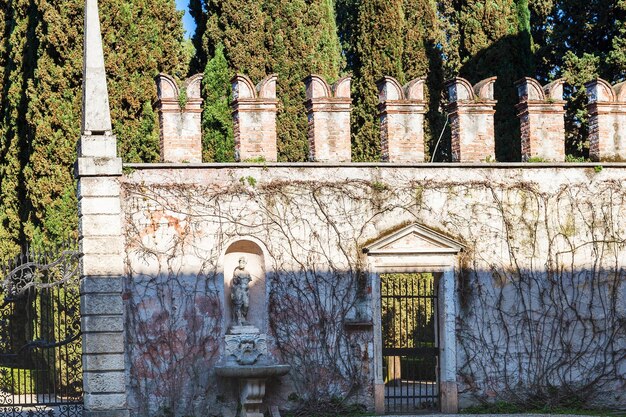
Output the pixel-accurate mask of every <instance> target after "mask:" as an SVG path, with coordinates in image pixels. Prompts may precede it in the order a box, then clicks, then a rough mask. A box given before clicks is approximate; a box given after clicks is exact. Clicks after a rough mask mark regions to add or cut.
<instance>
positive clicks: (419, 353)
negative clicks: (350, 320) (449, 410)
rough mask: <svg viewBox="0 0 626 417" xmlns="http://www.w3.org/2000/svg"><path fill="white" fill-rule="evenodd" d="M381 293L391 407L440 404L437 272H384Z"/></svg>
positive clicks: (396, 410) (424, 407) (387, 397)
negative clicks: (435, 275) (434, 273)
mask: <svg viewBox="0 0 626 417" xmlns="http://www.w3.org/2000/svg"><path fill="white" fill-rule="evenodd" d="M380 293H381V296H382V302H381V307H382V311H381V313H382V333H383V334H382V340H383V375H384V379H385V408H386V411H387V412H388V413H390V412H391V413H414V412H417V411H422V410H437V409H438V407H439V385H438V357H439V347H438V346H439V343H438V335H437V328H438V327H437V311H438V303H437V291H436V288H435V277H434V276H433V274H430V273H427V274H426V273H401V274H381V292H380Z"/></svg>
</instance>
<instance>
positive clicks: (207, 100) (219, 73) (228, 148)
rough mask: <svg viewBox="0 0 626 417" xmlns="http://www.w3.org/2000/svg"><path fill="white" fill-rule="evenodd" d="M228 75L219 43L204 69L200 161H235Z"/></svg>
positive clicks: (221, 46) (222, 48)
mask: <svg viewBox="0 0 626 417" xmlns="http://www.w3.org/2000/svg"><path fill="white" fill-rule="evenodd" d="M230 78H231V77H230V74H229V70H228V62H227V61H226V57H225V56H224V46H223V45H222V44H218V45H217V48H215V56H214V57H213V58H211V59H210V60H209V62H208V63H207V65H206V68H205V70H204V77H203V79H202V91H203V96H204V109H203V111H202V160H203V161H211V162H212V161H215V162H232V161H234V160H235V152H234V151H235V142H234V139H233V119H232V115H231V110H230V97H231V94H230V90H231V86H230Z"/></svg>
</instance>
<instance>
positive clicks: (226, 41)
mask: <svg viewBox="0 0 626 417" xmlns="http://www.w3.org/2000/svg"><path fill="white" fill-rule="evenodd" d="M203 6H204V7H203V13H202V14H201V15H199V14H198V11H197V8H196V9H195V10H196V11H195V13H196V20H197V21H198V22H199V23H200V24H199V26H198V27H199V28H200V27H201V26H203V25H206V30H205V32H204V33H196V35H195V38H194V42H195V44H196V46H201V48H202V49H201V52H200V53H199V56H207V57H208V56H214V54H215V50H216V47H217V45H219V44H220V43H221V44H223V45H224V55H225V57H226V60H227V61H228V65H229V68H230V70H231V72H233V73H234V72H242V73H244V74H246V75H248V76H250V77H251V78H252V79H253V80H255V81H257V82H258V81H260V80H261V79H263V78H264V77H265V76H266V75H268V74H271V73H277V74H278V85H277V94H278V98H279V100H280V105H279V109H278V115H277V128H278V154H279V155H278V157H279V160H283V161H302V160H305V159H306V157H307V155H308V150H307V149H308V142H307V135H306V132H307V119H306V116H305V114H304V106H303V101H304V99H305V96H304V86H303V83H302V80H303V79H304V77H306V76H307V75H308V74H310V73H317V74H320V75H321V76H323V77H326V78H327V79H330V80H333V79H336V78H337V77H338V76H339V71H340V62H341V54H340V48H339V41H338V38H337V33H336V26H335V16H334V10H333V2H332V1H331V0H315V1H305V0H293V1H290V0H264V1H253V0H245V1H232V0H228V1H222V0H219V1H218V0H204V3H203ZM205 22H206V23H205ZM197 64H198V65H199V68H203V67H204V64H203V63H202V62H198V63H197Z"/></svg>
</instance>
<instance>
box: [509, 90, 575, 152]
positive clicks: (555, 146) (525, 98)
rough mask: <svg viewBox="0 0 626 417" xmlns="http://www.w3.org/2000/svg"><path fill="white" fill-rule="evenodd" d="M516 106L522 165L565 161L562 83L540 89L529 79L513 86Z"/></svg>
mask: <svg viewBox="0 0 626 417" xmlns="http://www.w3.org/2000/svg"><path fill="white" fill-rule="evenodd" d="M515 85H516V87H517V93H518V96H519V99H520V103H519V104H518V105H517V106H516V109H517V115H518V117H519V118H520V124H521V133H522V161H528V160H529V159H531V158H536V159H538V160H543V161H557V162H558V161H564V160H565V101H564V100H563V80H560V79H559V80H556V81H554V82H551V83H550V84H547V85H546V86H544V87H541V85H540V84H539V83H538V82H537V81H536V80H534V79H532V78H524V79H522V80H519V81H518V82H517V83H516V84H515Z"/></svg>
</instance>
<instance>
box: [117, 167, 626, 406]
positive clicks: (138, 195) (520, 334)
mask: <svg viewBox="0 0 626 417" xmlns="http://www.w3.org/2000/svg"><path fill="white" fill-rule="evenodd" d="M242 172H248V171H242ZM262 172H263V171H262V169H261V168H259V169H258V170H251V171H249V174H250V175H249V176H248V177H249V178H254V179H255V181H247V180H246V179H245V178H246V177H241V180H240V179H239V178H236V175H237V174H236V173H235V171H230V173H229V174H227V175H230V177H229V178H230V180H226V181H224V178H223V179H222V181H221V182H220V184H219V185H218V184H217V183H216V184H215V185H190V184H187V183H186V182H185V181H184V180H182V178H181V179H180V180H181V181H177V182H176V183H170V184H153V183H150V182H149V181H148V182H146V181H145V179H147V177H146V178H145V179H142V178H143V177H142V176H141V173H137V174H134V175H137V177H136V178H135V177H131V179H129V180H127V181H126V182H125V184H124V190H125V195H126V200H125V207H126V208H125V213H126V224H127V225H129V226H130V227H127V230H128V232H127V236H126V239H127V240H126V241H127V251H128V254H129V259H128V265H129V268H131V271H135V270H136V272H133V273H132V275H131V278H129V285H130V286H132V287H133V288H134V289H133V290H132V295H131V297H130V301H129V302H128V303H127V309H128V310H127V311H128V317H130V318H131V323H130V329H134V327H136V326H138V325H139V323H141V322H142V321H143V320H145V319H144V318H143V317H157V316H159V315H160V314H162V312H163V311H165V312H167V314H168V317H169V319H170V320H174V321H175V322H180V323H181V325H183V324H184V320H188V317H187V316H185V314H187V313H184V312H185V311H189V310H187V309H186V308H182V309H178V310H176V311H173V309H172V307H171V305H173V304H174V303H173V301H171V300H167V299H164V301H165V302H164V303H163V304H159V303H157V304H154V305H151V306H144V307H142V308H138V304H137V303H138V302H140V301H141V300H143V299H144V297H143V296H141V295H140V294H142V293H143V291H145V290H144V288H151V289H150V291H152V292H154V293H159V292H163V293H165V292H169V290H168V288H169V287H171V286H172V285H174V286H179V285H181V284H182V281H181V280H180V277H181V276H185V280H188V281H185V282H186V283H185V284H183V286H184V287H188V288H194V289H195V290H194V291H198V293H197V294H196V295H197V296H208V295H209V294H210V295H211V297H213V298H212V299H214V300H219V299H220V297H221V296H220V295H217V294H219V292H220V291H221V290H220V288H222V286H223V281H222V280H223V278H222V277H221V275H220V274H219V263H220V259H219V257H220V253H222V251H223V250H225V247H224V245H225V242H226V241H231V240H233V239H237V238H241V237H245V236H254V237H255V238H257V239H259V240H261V241H263V242H264V243H265V245H266V249H267V253H268V256H269V259H265V265H266V268H267V272H268V273H269V275H268V278H269V279H268V284H267V285H268V291H269V293H268V294H269V299H268V303H269V306H268V312H269V320H270V322H269V323H270V339H271V342H270V345H271V350H272V351H273V352H274V353H275V355H276V357H277V359H278V360H280V361H282V362H284V363H288V364H291V365H292V367H293V369H292V372H291V374H290V378H291V381H292V383H293V385H291V383H290V384H288V386H289V387H291V388H290V389H292V390H293V392H292V394H293V395H291V396H290V398H291V399H292V401H291V402H289V403H288V406H289V407H291V408H294V409H296V410H297V409H300V410H309V411H308V412H311V410H314V409H323V407H324V403H323V402H324V399H329V398H343V399H345V400H344V401H345V403H357V404H358V403H363V404H364V405H369V406H371V404H369V403H368V401H371V398H372V390H373V379H372V378H373V376H372V372H373V358H374V352H372V351H371V347H369V343H370V341H371V339H372V337H373V336H372V334H371V331H370V330H367V329H366V330H357V331H355V330H353V329H350V328H346V327H345V326H344V322H346V321H349V320H350V319H351V318H352V317H354V314H355V309H356V306H357V305H358V304H360V303H362V302H363V301H364V300H365V302H366V303H370V302H371V299H370V298H369V297H370V296H369V293H370V290H371V289H368V287H369V281H368V280H367V278H364V277H367V275H366V274H364V272H366V267H365V265H366V259H365V256H366V255H364V254H363V253H362V252H361V248H362V247H363V245H364V244H366V242H367V241H370V240H371V239H373V238H376V237H377V236H379V234H380V233H381V231H382V230H385V229H387V228H389V229H390V228H393V227H397V226H398V224H406V223H411V222H418V223H423V224H426V225H428V226H430V227H432V228H434V229H435V230H445V231H447V232H449V233H451V234H453V235H454V236H455V238H457V239H460V240H462V241H464V242H465V245H466V248H467V250H466V251H465V252H464V253H463V254H462V257H461V260H460V261H461V270H460V274H459V297H460V302H461V311H460V313H459V319H458V321H457V334H458V336H459V337H458V341H459V347H458V349H460V352H461V354H460V357H459V358H460V363H459V369H458V372H459V375H460V376H461V378H462V380H463V382H462V384H461V387H460V389H461V397H462V398H474V401H476V400H479V401H481V400H482V401H487V400H491V399H494V398H495V399H502V400H507V401H513V402H517V403H519V404H526V405H532V406H541V405H555V404H560V405H568V404H570V402H571V401H572V399H573V398H575V399H576V401H577V404H579V405H580V404H582V405H593V404H594V402H595V401H598V400H599V399H601V398H602V395H603V393H604V392H612V393H616V392H619V387H620V386H623V385H622V384H624V383H625V382H626V375H624V374H623V366H624V364H625V363H626V350H625V348H624V334H625V332H624V330H625V326H626V311H624V308H623V300H624V296H625V295H624V292H625V291H626V288H625V285H626V276H625V275H624V273H623V271H622V268H621V266H620V262H619V259H620V256H621V254H622V253H623V251H624V247H625V246H624V245H625V244H626V225H624V224H623V222H622V221H621V218H622V217H623V210H624V207H626V194H625V193H624V191H623V189H622V188H621V186H620V183H619V181H617V180H610V179H609V180H594V181H591V182H590V183H589V182H574V183H572V184H567V185H563V186H556V187H555V188H547V187H546V186H543V185H541V184H539V183H534V182H532V181H530V182H522V181H513V180H511V181H508V182H504V181H494V180H485V181H482V180H480V181H478V180H474V181H470V180H468V181H463V182H455V181H451V180H436V179H432V180H424V179H419V180H418V179H413V178H411V177H410V176H408V177H407V176H406V175H404V174H401V173H400V172H401V171H399V172H397V173H392V174H386V175H385V179H384V181H383V180H381V179H376V180H366V179H346V180H338V181H334V182H328V181H316V180H313V179H311V180H278V179H271V177H270V178H266V177H265V175H263V174H262ZM590 175H592V176H593V175H594V174H593V173H590ZM257 176H258V177H257ZM255 177H256V178H255ZM257 178H258V179H257ZM183 256H184V257H185V259H187V261H186V262H185V263H182V262H181V259H182V257H183ZM190 265H196V266H193V267H190ZM185 271H186V272H185ZM181 274H182V275H181ZM364 279H365V280H364ZM363 280H364V281H363ZM206 286H208V287H206ZM207 288H211V290H207ZM207 291H208V292H207ZM189 300H191V298H189ZM368 300H369V301H368ZM141 302H143V301H141ZM168 303H172V304H168ZM218 305H219V302H218V301H215V302H214V304H213V306H214V307H213V308H212V310H211V311H212V313H211V317H212V318H211V320H208V321H207V319H206V318H202V319H200V318H198V320H200V321H199V322H198V323H199V326H200V330H199V331H200V334H211V335H214V336H211V337H214V338H215V339H212V341H213V342H214V343H215V340H217V342H216V345H213V346H214V347H213V349H212V350H210V353H209V354H207V356H205V357H203V358H202V357H201V359H200V363H202V365H203V366H204V367H205V368H208V367H210V364H211V363H213V362H212V361H214V360H215V358H217V356H219V347H218V346H219V344H220V342H219V340H220V339H219V337H218V336H217V335H218V334H219V333H220V332H221V331H222V329H221V328H220V325H219V323H220V320H221V319H220V313H219V311H220V308H219V307H218ZM190 315H191V317H193V316H194V315H196V316H198V317H199V315H200V312H199V311H197V310H194V311H192V312H191V313H190ZM203 317H204V316H203ZM183 318H184V320H183V321H181V320H182V319H183ZM131 331H134V330H131ZM168 334H169V333H167V332H165V333H164V336H162V337H163V340H164V342H166V343H170V337H172V336H167V335H168ZM152 343H153V342H152V341H149V342H139V343H137V345H136V347H135V350H134V353H133V355H134V356H136V357H140V356H141V355H143V354H144V353H142V352H145V351H149V350H150V349H151V348H150V346H151V344H152ZM207 346H208V345H207ZM172 366H173V365H169V366H164V367H162V368H158V367H156V366H152V365H151V367H152V369H153V372H154V374H153V376H156V375H160V376H162V377H160V378H156V379H157V380H158V381H160V382H159V383H161V384H168V383H170V382H171V383H172V384H174V385H175V384H176V381H173V380H171V379H170V380H169V381H170V382H168V377H167V376H168V375H169V373H168V372H169V370H168V369H169V368H171V367H172ZM176 366H180V367H181V368H178V372H183V373H185V374H186V375H192V376H193V377H194V378H208V379H205V380H203V381H204V382H203V383H202V384H204V385H202V384H201V385H200V386H204V387H215V385H212V384H215V379H214V378H213V377H212V376H211V375H210V374H209V375H204V376H201V375H195V374H194V372H195V371H193V370H192V368H191V364H189V363H185V362H183V363H182V364H181V365H176ZM194 366H195V367H197V366H199V364H198V363H196V364H195V365H194ZM194 375H195V376H194ZM131 377H132V378H133V380H135V379H137V378H138V374H137V371H136V370H133V371H131ZM211 381H212V382H211ZM207 384H208V385H207ZM186 389H188V388H185V389H183V392H186V391H185V390H186ZM211 389H213V388H211ZM211 389H209V388H205V390H206V391H205V392H204V393H202V392H197V391H196V392H195V394H194V395H196V396H197V397H194V398H198V401H199V403H201V402H202V401H206V402H205V404H209V405H210V404H213V405H215V403H212V402H211V401H217V399H216V398H215V397H213V398H212V399H211V398H209V397H210V396H207V395H206V393H207V392H213V391H211ZM218 392H219V391H218ZM287 394H288V393H287ZM182 395H188V394H182ZM189 395H191V394H189ZM217 395H218V396H219V395H227V394H223V393H222V394H217ZM168 398H170V397H169V396H168V395H164V396H163V397H162V401H163V402H164V403H166V402H167V401H171V399H168ZM185 398H188V397H185ZM220 398H221V397H220ZM625 400H626V399H625V398H613V399H612V400H611V401H614V402H616V403H620V402H621V403H623V402H624V401H625ZM192 403H193V402H192ZM181 411H182V410H181ZM186 411H187V410H186Z"/></svg>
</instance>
